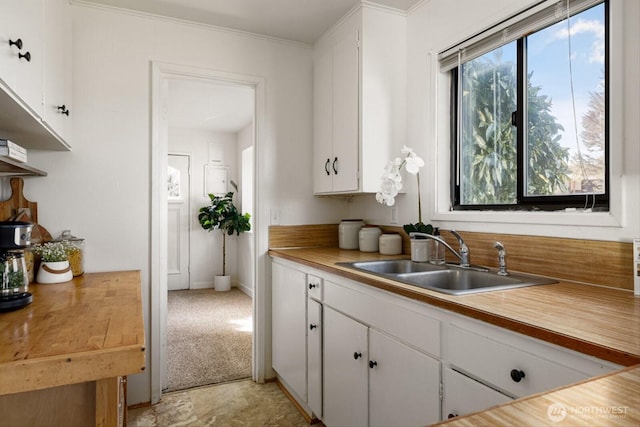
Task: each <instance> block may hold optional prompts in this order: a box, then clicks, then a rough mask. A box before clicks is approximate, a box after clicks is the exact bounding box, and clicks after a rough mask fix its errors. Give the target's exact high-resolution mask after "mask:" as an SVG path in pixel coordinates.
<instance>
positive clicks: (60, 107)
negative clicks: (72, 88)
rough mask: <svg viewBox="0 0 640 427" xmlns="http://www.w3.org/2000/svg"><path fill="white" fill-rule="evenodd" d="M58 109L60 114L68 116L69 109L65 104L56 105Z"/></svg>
mask: <svg viewBox="0 0 640 427" xmlns="http://www.w3.org/2000/svg"><path fill="white" fill-rule="evenodd" d="M57 108H58V111H59V112H60V114H64V115H65V116H67V117H69V109H68V108H67V107H66V105H64V104H63V105H58V107H57Z"/></svg>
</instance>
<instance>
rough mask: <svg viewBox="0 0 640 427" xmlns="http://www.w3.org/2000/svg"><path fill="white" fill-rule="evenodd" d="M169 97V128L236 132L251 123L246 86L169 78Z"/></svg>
mask: <svg viewBox="0 0 640 427" xmlns="http://www.w3.org/2000/svg"><path fill="white" fill-rule="evenodd" d="M168 95H169V97H168V102H169V106H168V122H169V126H170V127H178V128H188V129H197V130H206V131H210V132H228V133H236V132H239V131H240V130H242V129H244V128H245V127H246V126H248V125H249V124H250V123H251V122H252V121H253V114H254V97H255V95H254V89H253V88H252V87H249V86H241V85H227V84H222V83H215V82H206V81H203V80H183V79H171V80H170V81H169V94H168Z"/></svg>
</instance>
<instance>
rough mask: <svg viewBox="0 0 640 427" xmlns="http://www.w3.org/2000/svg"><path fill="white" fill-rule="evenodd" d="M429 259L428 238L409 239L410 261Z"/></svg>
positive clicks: (425, 260)
mask: <svg viewBox="0 0 640 427" xmlns="http://www.w3.org/2000/svg"><path fill="white" fill-rule="evenodd" d="M428 260H429V239H411V261H416V262H427V261H428Z"/></svg>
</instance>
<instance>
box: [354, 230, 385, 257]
mask: <svg viewBox="0 0 640 427" xmlns="http://www.w3.org/2000/svg"><path fill="white" fill-rule="evenodd" d="M358 234H359V237H360V252H378V243H379V239H380V235H381V234H382V230H380V228H379V227H376V226H375V225H366V226H364V227H362V228H361V229H360V233H358Z"/></svg>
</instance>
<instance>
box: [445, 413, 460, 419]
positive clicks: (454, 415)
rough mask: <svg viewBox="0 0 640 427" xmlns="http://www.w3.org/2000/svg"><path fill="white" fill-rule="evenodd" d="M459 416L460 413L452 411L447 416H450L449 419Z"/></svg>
mask: <svg viewBox="0 0 640 427" xmlns="http://www.w3.org/2000/svg"><path fill="white" fill-rule="evenodd" d="M457 416H458V414H453V413H451V414H449V415H447V418H448V419H451V418H455V417H457Z"/></svg>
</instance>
